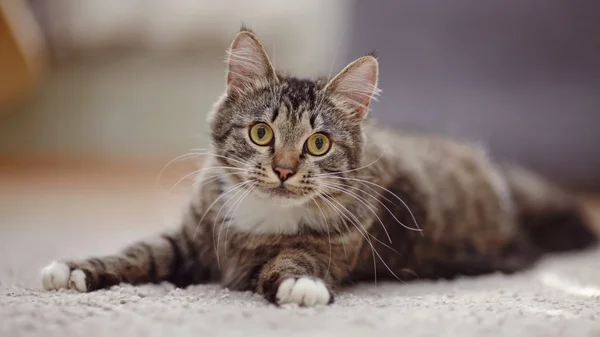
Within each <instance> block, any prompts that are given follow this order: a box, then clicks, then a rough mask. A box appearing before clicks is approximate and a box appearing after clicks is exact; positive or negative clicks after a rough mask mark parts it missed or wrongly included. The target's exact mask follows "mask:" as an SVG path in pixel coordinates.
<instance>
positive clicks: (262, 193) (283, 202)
mask: <svg viewBox="0 0 600 337" xmlns="http://www.w3.org/2000/svg"><path fill="white" fill-rule="evenodd" d="M254 194H255V195H256V196H257V197H258V198H260V199H262V200H264V201H265V202H268V203H272V204H274V205H277V206H280V207H284V208H285V207H294V206H300V205H303V204H305V203H306V200H307V199H306V198H305V197H303V196H300V195H298V194H296V193H294V192H292V191H290V190H288V189H285V188H279V187H278V188H271V189H268V190H259V191H256V192H254Z"/></svg>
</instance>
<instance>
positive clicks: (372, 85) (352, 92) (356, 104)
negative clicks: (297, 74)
mask: <svg viewBox="0 0 600 337" xmlns="http://www.w3.org/2000/svg"><path fill="white" fill-rule="evenodd" d="M378 77H379V62H378V61H377V58H375V56H374V55H366V56H363V57H361V58H359V59H358V60H356V61H354V62H352V63H350V64H349V65H348V66H346V68H344V70H342V71H341V72H340V73H339V74H338V75H336V76H335V77H334V78H333V79H332V80H331V81H330V82H329V84H327V86H326V87H325V90H326V91H327V93H328V94H329V95H330V96H331V97H332V98H333V99H334V101H336V102H337V103H338V104H340V105H341V106H343V107H345V108H347V109H349V110H350V111H352V113H353V114H355V116H356V117H358V118H360V119H365V118H366V117H367V114H368V112H369V105H370V104H371V100H372V99H373V97H374V96H376V95H378V94H379V89H378V88H377V80H378Z"/></svg>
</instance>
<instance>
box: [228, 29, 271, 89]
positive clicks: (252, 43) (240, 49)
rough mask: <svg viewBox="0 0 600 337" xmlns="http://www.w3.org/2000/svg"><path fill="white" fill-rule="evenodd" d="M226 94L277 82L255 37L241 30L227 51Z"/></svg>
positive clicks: (263, 50) (269, 63) (268, 61)
mask: <svg viewBox="0 0 600 337" xmlns="http://www.w3.org/2000/svg"><path fill="white" fill-rule="evenodd" d="M227 63H228V69H227V92H228V93H232V92H237V91H244V90H246V89H248V88H251V87H253V86H254V85H256V84H260V83H269V82H272V81H275V82H276V81H277V75H276V74H275V68H274V67H273V64H271V61H270V60H269V57H268V56H267V52H266V51H265V48H264V47H263V45H262V44H261V43H260V41H259V40H258V38H257V37H256V35H254V34H253V33H252V32H250V31H249V30H246V29H244V28H242V31H240V32H239V33H238V34H237V36H236V37H235V39H234V40H233V42H232V43H231V47H229V50H228V61H227Z"/></svg>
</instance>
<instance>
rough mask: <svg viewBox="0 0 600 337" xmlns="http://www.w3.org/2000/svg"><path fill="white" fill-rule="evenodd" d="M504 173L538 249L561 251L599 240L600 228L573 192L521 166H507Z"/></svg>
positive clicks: (527, 232) (524, 227) (527, 231)
mask: <svg viewBox="0 0 600 337" xmlns="http://www.w3.org/2000/svg"><path fill="white" fill-rule="evenodd" d="M504 176H505V178H506V181H507V183H508V185H509V188H510V190H511V194H512V196H513V200H514V206H515V209H516V211H517V214H518V218H519V222H520V225H521V226H522V229H523V230H524V231H525V233H526V234H527V235H528V236H529V239H530V240H531V241H532V242H533V243H534V244H535V245H536V246H537V247H538V248H540V249H541V250H543V251H545V252H561V251H570V250H577V249H584V248H587V247H590V246H593V245H595V244H597V243H598V238H599V236H600V235H599V233H598V229H597V228H594V226H593V224H592V222H591V220H590V218H589V216H588V215H587V214H586V212H585V211H584V209H583V208H582V206H581V205H580V203H579V202H578V201H577V200H576V199H575V198H574V197H573V196H571V195H569V193H567V192H566V191H563V190H562V189H560V188H559V187H557V186H556V185H553V184H551V183H549V182H547V181H545V180H544V179H542V178H541V177H539V176H537V175H535V174H533V173H531V172H529V171H527V170H526V169H524V168H521V167H518V166H506V167H504Z"/></svg>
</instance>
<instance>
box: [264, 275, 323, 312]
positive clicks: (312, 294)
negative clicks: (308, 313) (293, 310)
mask: <svg viewBox="0 0 600 337" xmlns="http://www.w3.org/2000/svg"><path fill="white" fill-rule="evenodd" d="M275 299H276V301H277V304H284V303H296V304H298V305H302V306H306V307H312V306H315V305H319V304H329V303H332V302H333V295H332V294H331V292H330V291H329V289H328V288H327V285H325V282H323V281H321V280H319V279H315V278H311V277H299V278H288V279H286V280H284V281H283V282H281V284H280V285H279V288H277V294H276V295H275Z"/></svg>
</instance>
